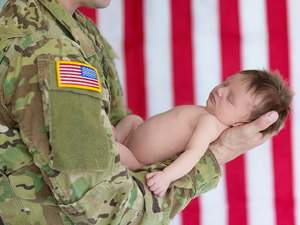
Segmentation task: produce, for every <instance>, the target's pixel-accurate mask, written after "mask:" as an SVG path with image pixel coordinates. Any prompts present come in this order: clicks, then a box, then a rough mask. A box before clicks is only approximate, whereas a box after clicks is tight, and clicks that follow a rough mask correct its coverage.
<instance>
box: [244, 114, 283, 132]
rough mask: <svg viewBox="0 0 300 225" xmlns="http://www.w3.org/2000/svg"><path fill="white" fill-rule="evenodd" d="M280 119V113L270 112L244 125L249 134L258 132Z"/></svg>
mask: <svg viewBox="0 0 300 225" xmlns="http://www.w3.org/2000/svg"><path fill="white" fill-rule="evenodd" d="M277 119H278V113H277V112H275V111H271V112H268V113H266V114H264V115H262V116H260V117H259V118H257V119H256V120H254V121H253V122H251V123H248V124H245V125H243V126H244V127H245V129H246V131H247V132H248V134H249V135H252V134H256V133H258V132H259V131H262V130H264V129H266V128H268V127H269V126H270V125H272V124H273V123H274V122H275V121H276V120H277Z"/></svg>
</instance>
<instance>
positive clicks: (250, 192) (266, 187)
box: [239, 0, 275, 225]
mask: <svg viewBox="0 0 300 225" xmlns="http://www.w3.org/2000/svg"><path fill="white" fill-rule="evenodd" d="M239 12H240V14H239V15H240V21H241V26H240V27H241V36H242V39H241V40H242V69H263V68H266V69H268V67H269V66H268V64H269V63H268V42H267V40H268V35H267V22H266V6H265V1H264V0H252V1H247V0H240V10H239ZM271 151H272V150H271V144H270V142H267V143H266V144H264V145H261V146H259V147H257V148H256V149H253V150H251V151H250V152H248V153H247V154H246V157H245V166H246V178H247V179H246V185H247V186H246V187H247V188H246V191H247V192H246V193H247V200H248V201H247V204H248V206H247V207H248V220H249V225H260V224H266V225H272V224H275V212H274V189H273V188H274V187H273V172H272V171H273V170H272V169H273V164H272V162H273V161H272V152H271Z"/></svg>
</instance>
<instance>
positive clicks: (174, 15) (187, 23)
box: [170, 0, 200, 225]
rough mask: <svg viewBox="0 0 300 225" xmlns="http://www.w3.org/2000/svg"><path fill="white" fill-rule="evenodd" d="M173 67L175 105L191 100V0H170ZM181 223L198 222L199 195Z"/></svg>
mask: <svg viewBox="0 0 300 225" xmlns="http://www.w3.org/2000/svg"><path fill="white" fill-rule="evenodd" d="M170 4H171V5H170V6H171V26H172V27H171V29H172V41H171V42H172V63H173V65H172V69H173V82H174V83H173V85H174V87H173V90H174V105H175V106H177V105H186V104H191V105H192V104H194V102H195V101H194V88H193V83H194V74H193V52H192V49H193V47H192V24H191V2H190V0H172V1H170ZM181 218H182V225H200V204H199V199H198V198H196V199H193V200H192V201H191V202H190V204H189V205H188V206H187V207H186V208H185V209H184V210H183V211H182V217H181Z"/></svg>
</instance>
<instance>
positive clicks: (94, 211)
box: [3, 39, 220, 225]
mask: <svg viewBox="0 0 300 225" xmlns="http://www.w3.org/2000/svg"><path fill="white" fill-rule="evenodd" d="M61 46H63V48H62V47H61ZM49 49H51V54H49ZM18 50H19V51H21V52H22V54H21V55H20V57H18V58H17V59H16V60H15V61H14V62H10V64H9V66H8V70H7V71H8V72H7V73H6V75H5V77H4V79H3V90H4V98H3V103H4V104H5V106H6V108H7V112H8V113H9V114H10V115H12V117H13V120H14V121H16V122H17V123H18V125H19V130H20V136H21V137H22V140H23V142H24V143H25V144H26V146H27V148H28V152H29V153H30V155H31V156H32V159H33V161H34V164H35V165H37V166H38V167H39V169H40V170H41V173H42V175H43V179H44V181H45V183H46V184H47V185H48V186H49V188H50V189H51V191H52V194H53V196H54V197H55V199H56V202H57V205H58V206H59V207H60V209H61V210H62V213H63V214H65V215H67V216H68V218H70V219H71V221H72V222H73V223H75V224H76V223H78V224H110V223H112V224H120V223H121V224H127V223H130V222H132V223H134V224H151V225H152V224H167V223H168V222H169V221H170V218H173V217H174V216H175V215H176V214H177V213H178V212H179V211H180V210H182V209H183V208H184V207H185V206H186V205H187V204H188V202H189V201H190V200H191V199H192V198H194V197H196V196H197V195H199V194H201V193H204V192H206V191H208V190H209V189H211V188H213V187H215V186H216V184H217V183H218V180H219V178H220V171H218V169H219V167H218V166H217V164H216V161H215V159H214V157H213V155H212V154H211V153H210V152H209V151H208V152H207V153H206V155H205V156H204V157H203V158H202V159H201V161H200V162H199V163H198V164H197V165H196V167H195V168H194V169H193V170H192V171H191V172H190V173H189V174H188V175H186V176H185V177H183V178H181V179H179V180H177V181H175V182H174V183H173V184H172V185H171V187H170V190H169V191H168V193H167V194H166V195H165V196H164V197H163V198H158V197H156V196H155V195H153V193H152V192H151V191H150V190H149V189H148V188H147V186H146V184H145V178H144V177H145V174H146V173H147V172H149V171H151V170H159V169H162V168H163V167H165V166H166V165H167V164H168V163H170V162H171V161H167V162H165V163H157V164H155V165H153V166H150V167H147V168H145V169H143V170H140V171H137V172H134V173H133V172H130V171H129V170H128V169H127V168H126V167H124V166H122V165H121V164H120V159H119V155H118V153H117V152H116V149H115V142H114V136H113V132H112V129H111V123H110V120H109V117H108V116H107V111H106V110H107V105H106V103H107V102H109V90H108V86H107V85H106V84H105V81H104V80H103V79H104V77H103V74H102V72H103V71H102V72H101V71H100V72H99V73H100V79H101V84H102V92H101V93H100V94H99V93H96V92H92V91H90V90H83V89H74V88H64V87H59V86H58V81H57V71H56V61H58V60H64V61H76V62H82V63H88V62H87V61H86V60H85V59H84V58H83V57H82V54H81V53H80V52H79V51H78V49H76V48H75V47H74V45H72V43H70V42H69V41H64V40H54V39H51V40H47V39H45V40H42V41H40V42H38V43H36V44H32V45H31V47H30V48H27V49H18ZM110 83H111V84H110V85H111V86H112V85H114V82H113V80H111V81H110ZM119 89H120V88H119V84H118V86H117V88H116V90H114V91H113V92H112V93H113V95H114V93H117V92H118V91H120V90H119ZM112 99H114V96H112ZM115 102H117V100H116V101H115ZM112 107H118V106H112ZM120 110H121V111H122V110H124V106H123V105H122V106H121V109H120ZM115 112H116V113H115V114H114V116H112V117H115V120H116V121H117V120H118V119H119V117H121V116H120V115H122V113H120V111H118V110H117V111H115Z"/></svg>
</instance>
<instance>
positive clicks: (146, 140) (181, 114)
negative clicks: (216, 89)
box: [125, 105, 207, 165]
mask: <svg viewBox="0 0 300 225" xmlns="http://www.w3.org/2000/svg"><path fill="white" fill-rule="evenodd" d="M204 113H207V111H206V110H205V108H204V107H202V106H193V105H186V106H178V107H175V108H173V109H171V110H169V111H167V112H164V113H161V114H158V115H156V116H153V117H151V118H150V119H148V120H146V121H145V122H144V123H143V124H141V125H140V126H139V127H137V128H136V130H135V131H134V132H133V134H132V136H131V137H130V139H129V140H128V142H127V143H125V145H126V146H127V147H128V148H129V149H130V150H131V151H132V153H133V154H134V155H135V157H136V158H137V159H138V160H139V161H140V162H141V163H144V164H146V165H149V164H152V163H155V162H159V161H164V160H166V159H169V158H170V157H172V156H174V155H175V154H177V153H180V152H182V151H184V150H185V147H186V145H187V143H188V141H189V139H190V137H191V136H192V133H193V131H194V129H195V125H196V124H197V121H198V118H199V116H200V115H202V114H204Z"/></svg>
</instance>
